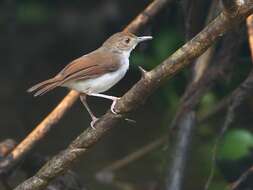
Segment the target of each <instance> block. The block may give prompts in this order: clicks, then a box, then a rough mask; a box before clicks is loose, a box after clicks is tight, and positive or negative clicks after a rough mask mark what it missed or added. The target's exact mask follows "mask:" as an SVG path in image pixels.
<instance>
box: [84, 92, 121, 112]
mask: <svg viewBox="0 0 253 190" xmlns="http://www.w3.org/2000/svg"><path fill="white" fill-rule="evenodd" d="M88 95H89V96H96V97H101V98H105V99H109V100H112V101H113V102H112V105H111V112H112V113H114V114H117V112H116V111H115V110H114V106H115V104H116V102H117V100H119V99H120V98H119V97H116V96H109V95H105V94H96V93H91V94H88Z"/></svg>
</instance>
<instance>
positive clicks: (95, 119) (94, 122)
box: [90, 117, 98, 130]
mask: <svg viewBox="0 0 253 190" xmlns="http://www.w3.org/2000/svg"><path fill="white" fill-rule="evenodd" d="M97 121H98V118H96V117H94V118H92V121H91V122H90V126H91V128H92V129H94V130H95V129H96V128H95V127H94V126H95V124H96V122H97Z"/></svg>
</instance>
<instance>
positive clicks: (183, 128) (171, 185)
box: [166, 1, 218, 190]
mask: <svg viewBox="0 0 253 190" xmlns="http://www.w3.org/2000/svg"><path fill="white" fill-rule="evenodd" d="M217 10H218V9H217V1H213V2H212V4H211V6H210V9H209V14H208V15H207V19H206V23H208V22H209V21H210V20H212V19H213V18H214V17H215V14H216V12H217ZM213 53H214V45H213V46H211V47H210V48H208V50H207V51H205V53H203V54H202V55H201V56H200V57H199V58H198V59H197V60H196V61H195V64H194V72H193V77H192V80H191V82H190V83H189V84H188V87H187V88H186V91H185V93H184V95H183V97H185V96H187V95H188V94H189V92H190V91H191V88H192V87H193V84H198V83H199V81H200V79H202V77H203V76H204V73H205V76H208V73H207V72H206V68H207V67H208V66H209V64H210V62H211V58H212V56H213ZM205 81H207V80H205ZM209 84H210V83H209ZM205 88H206V86H205ZM199 89H200V88H198V89H196V90H199ZM190 94H191V93H190ZM191 95H192V96H194V94H191ZM197 98H198V99H199V100H200V98H201V96H198V97H197ZM195 102H196V104H195V106H196V105H197V102H198V101H197V100H195ZM187 104H188V102H187V99H185V98H182V101H181V104H180V107H179V109H178V112H177V114H176V119H175V120H174V121H173V122H172V127H177V128H179V131H177V138H176V139H175V145H174V147H173V150H172V156H171V160H170V165H169V167H168V176H167V181H166V190H180V189H182V186H183V180H184V175H185V167H186V162H187V160H188V157H189V149H190V147H191V140H192V136H193V131H194V128H195V126H196V125H195V123H196V117H195V115H196V111H195V110H194V109H187V110H185V111H184V112H182V110H183V108H184V107H185V106H186V105H187ZM193 107H194V106H192V108H193ZM175 174H176V175H175Z"/></svg>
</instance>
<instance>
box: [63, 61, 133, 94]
mask: <svg viewBox="0 0 253 190" xmlns="http://www.w3.org/2000/svg"><path fill="white" fill-rule="evenodd" d="M120 65H121V66H120V67H119V69H118V70H116V71H114V72H110V73H106V74H104V75H102V76H100V77H97V78H92V79H86V80H83V81H82V80H80V81H75V82H72V83H70V84H68V87H69V88H71V89H73V90H76V91H79V92H83V93H87V94H91V93H101V92H105V91H107V90H109V89H110V88H111V87H113V86H114V85H115V84H116V83H118V82H119V81H120V80H121V79H122V78H123V77H124V76H125V74H126V72H127V70H128V68H129V59H128V57H126V58H124V59H122V61H121V63H120Z"/></svg>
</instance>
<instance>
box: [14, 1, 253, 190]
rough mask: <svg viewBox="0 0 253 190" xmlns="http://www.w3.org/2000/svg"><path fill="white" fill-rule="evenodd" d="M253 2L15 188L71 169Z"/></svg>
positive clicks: (221, 20)
mask: <svg viewBox="0 0 253 190" xmlns="http://www.w3.org/2000/svg"><path fill="white" fill-rule="evenodd" d="M252 10H253V1H252V0H251V1H248V3H247V4H244V5H243V6H241V7H240V9H238V13H237V14H236V15H235V16H228V15H227V14H224V13H221V14H220V15H219V16H218V17H217V18H216V19H215V20H214V21H213V22H212V23H210V24H209V25H208V26H207V27H206V28H205V29H204V30H203V31H202V32H201V33H199V34H198V35H197V36H196V37H195V38H193V39H192V40H191V41H189V42H188V43H186V44H185V45H184V46H183V47H182V48H180V49H179V50H177V51H176V52H175V53H174V54H173V55H172V56H171V57H169V58H168V59H166V60H165V61H164V62H163V63H162V64H160V65H159V66H157V67H156V68H155V69H153V70H152V71H150V72H147V73H146V75H145V76H144V77H143V78H142V79H141V80H140V81H139V82H137V83H136V84H135V85H134V86H133V87H132V89H130V90H129V91H128V92H127V93H126V94H125V95H124V96H123V97H122V98H121V99H120V100H119V101H118V103H117V104H116V110H117V112H119V113H121V115H114V114H112V113H111V112H110V111H108V112H107V113H106V114H105V115H104V116H103V117H102V118H101V119H100V120H99V121H98V122H97V124H96V125H95V127H96V130H93V129H91V128H90V127H89V128H88V129H87V130H85V131H84V132H83V133H82V134H81V135H80V136H78V137H77V138H76V139H75V140H74V141H73V142H72V143H71V144H70V145H69V147H68V148H67V149H66V150H64V151H62V152H61V153H60V154H58V155H57V156H55V157H53V158H52V159H51V160H50V161H48V162H47V164H46V165H44V166H43V167H42V168H41V169H40V170H39V171H38V172H37V174H35V176H33V177H31V178H30V179H28V180H26V181H25V182H24V183H22V184H20V185H19V186H18V187H16V190H23V189H26V190H29V189H31V190H39V189H43V188H44V187H45V186H47V184H48V183H49V182H50V181H51V180H52V179H54V178H55V177H56V176H58V175H60V174H62V173H63V172H64V171H66V170H67V169H68V168H70V167H71V165H72V164H73V162H74V161H76V160H77V159H78V158H79V157H80V156H81V155H82V154H84V153H86V152H87V151H88V150H89V148H90V147H91V146H92V145H94V144H95V143H97V142H98V141H99V140H100V139H101V138H102V137H103V136H104V135H105V134H106V132H107V131H108V130H109V129H111V128H112V127H113V126H114V125H115V124H117V123H118V121H119V119H121V118H122V117H124V116H125V113H128V112H130V111H132V110H133V109H135V108H137V107H138V106H140V104H141V103H143V101H144V100H145V99H146V98H147V97H148V96H149V95H150V94H151V93H152V92H153V91H154V90H155V89H157V88H158V87H159V86H160V85H161V84H162V82H164V81H165V80H166V79H168V78H169V77H171V76H173V75H175V74H176V73H177V72H178V71H180V70H182V69H183V68H184V67H185V66H187V65H188V64H189V63H190V62H191V61H192V60H193V59H194V58H196V57H197V56H199V55H201V54H202V53H203V52H204V51H205V50H206V49H207V48H208V47H210V46H211V45H212V44H213V43H214V42H215V41H216V40H217V39H218V38H219V37H220V36H222V35H223V34H224V33H225V32H226V31H227V30H229V29H230V28H231V27H232V26H233V25H234V24H235V23H237V21H238V19H244V18H245V17H246V16H247V15H249V14H250V13H252Z"/></svg>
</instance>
